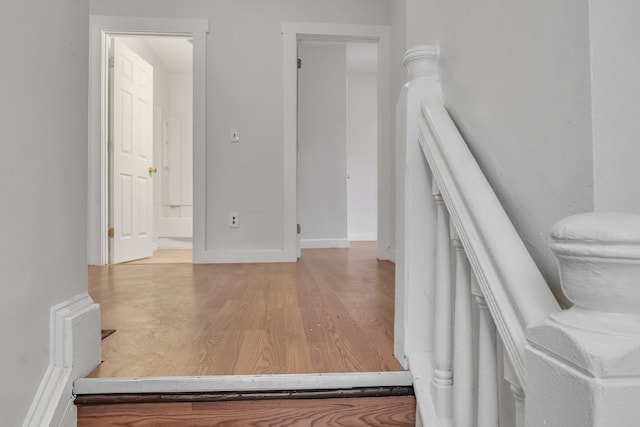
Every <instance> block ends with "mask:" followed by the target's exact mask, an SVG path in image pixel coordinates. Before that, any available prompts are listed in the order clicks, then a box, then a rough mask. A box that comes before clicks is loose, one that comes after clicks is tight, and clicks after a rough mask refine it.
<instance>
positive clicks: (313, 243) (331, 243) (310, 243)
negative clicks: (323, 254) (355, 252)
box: [300, 239, 350, 249]
mask: <svg viewBox="0 0 640 427" xmlns="http://www.w3.org/2000/svg"><path fill="white" fill-rule="evenodd" d="M349 246H350V245H349V239H301V240H300V247H301V248H303V249H326V248H348V247H349Z"/></svg>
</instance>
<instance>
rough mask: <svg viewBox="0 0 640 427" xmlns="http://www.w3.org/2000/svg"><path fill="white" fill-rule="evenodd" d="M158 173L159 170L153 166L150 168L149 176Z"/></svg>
mask: <svg viewBox="0 0 640 427" xmlns="http://www.w3.org/2000/svg"><path fill="white" fill-rule="evenodd" d="M156 172H158V169H156V168H154V167H153V166H149V174H154V173H156Z"/></svg>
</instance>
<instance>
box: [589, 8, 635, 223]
mask: <svg viewBox="0 0 640 427" xmlns="http://www.w3.org/2000/svg"><path fill="white" fill-rule="evenodd" d="M590 8H591V34H590V36H591V61H592V63H591V72H592V84H593V87H592V96H593V101H592V102H593V134H594V135H593V141H594V176H595V183H594V184H595V208H596V210H600V211H622V212H633V213H640V167H638V161H639V159H640V140H639V139H638V138H639V137H638V136H639V135H640V120H638V113H639V112H640V78H639V75H638V70H639V69H640V58H639V57H638V54H637V50H638V40H640V26H638V16H640V3H638V2H635V1H624V0H591V1H590Z"/></svg>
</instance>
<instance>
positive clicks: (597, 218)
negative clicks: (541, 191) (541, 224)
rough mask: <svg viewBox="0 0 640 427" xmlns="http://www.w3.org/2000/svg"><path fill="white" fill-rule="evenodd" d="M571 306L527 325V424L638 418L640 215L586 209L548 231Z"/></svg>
mask: <svg viewBox="0 0 640 427" xmlns="http://www.w3.org/2000/svg"><path fill="white" fill-rule="evenodd" d="M551 250H552V251H553V253H554V254H555V256H556V258H557V259H558V265H559V268H560V279H561V282H562V289H563V291H564V293H565V294H566V296H567V298H569V300H570V301H571V302H572V303H573V304H574V306H573V307H572V308H570V309H568V310H564V311H562V312H559V313H554V314H552V315H551V316H550V318H549V319H547V320H546V321H544V322H543V323H542V324H540V325H537V326H534V327H532V328H529V331H528V344H529V345H528V348H527V359H526V364H527V390H526V425H527V426H528V427H534V426H536V427H537V426H580V427H605V426H606V427H613V426H615V427H626V426H628V427H631V426H637V425H638V423H639V422H640V216H638V215H631V214H621V213H587V214H580V215H575V216H572V217H569V218H565V219H563V220H561V221H560V222H558V223H557V224H556V225H555V226H554V227H553V228H552V231H551Z"/></svg>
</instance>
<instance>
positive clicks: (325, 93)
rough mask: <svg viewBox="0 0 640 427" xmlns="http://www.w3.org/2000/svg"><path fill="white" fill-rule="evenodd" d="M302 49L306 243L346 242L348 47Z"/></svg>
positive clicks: (301, 179) (302, 204)
mask: <svg viewBox="0 0 640 427" xmlns="http://www.w3.org/2000/svg"><path fill="white" fill-rule="evenodd" d="M299 55H300V58H301V59H302V64H303V66H302V69H300V70H299V72H298V79H299V80H298V159H299V168H298V185H299V187H298V195H299V203H298V206H299V220H300V225H301V227H302V232H301V241H302V247H336V246H338V247H341V246H345V245H347V176H346V175H347V47H346V45H345V44H318V43H301V44H300V46H299ZM322 242H325V243H324V244H323V243H322Z"/></svg>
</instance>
